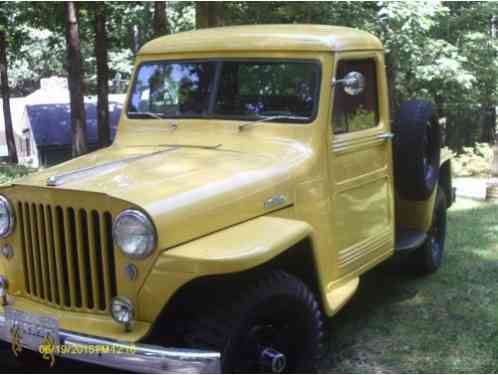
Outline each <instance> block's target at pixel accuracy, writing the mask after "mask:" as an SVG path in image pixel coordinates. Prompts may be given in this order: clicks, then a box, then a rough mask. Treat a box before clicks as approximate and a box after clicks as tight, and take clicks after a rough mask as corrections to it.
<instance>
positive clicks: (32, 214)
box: [27, 204, 44, 299]
mask: <svg viewBox="0 0 498 375" xmlns="http://www.w3.org/2000/svg"><path fill="white" fill-rule="evenodd" d="M27 207H28V215H29V218H30V219H31V220H30V226H29V229H30V232H31V236H30V238H31V244H30V245H31V254H32V256H33V264H34V269H35V274H34V280H35V291H36V296H37V297H40V298H41V299H43V298H44V294H43V282H42V277H41V267H40V251H39V249H38V245H39V243H40V241H39V240H38V234H37V233H38V232H37V229H36V227H37V225H36V208H35V207H36V206H35V205H34V204H31V205H29V204H28V206H27Z"/></svg>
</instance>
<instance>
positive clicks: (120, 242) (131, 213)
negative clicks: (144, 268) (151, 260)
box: [112, 209, 157, 259]
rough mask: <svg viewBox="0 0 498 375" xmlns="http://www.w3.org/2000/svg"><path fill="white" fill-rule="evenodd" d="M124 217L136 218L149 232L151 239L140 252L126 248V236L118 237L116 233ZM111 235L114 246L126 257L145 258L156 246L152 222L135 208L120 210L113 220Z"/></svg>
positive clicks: (155, 233)
mask: <svg viewBox="0 0 498 375" xmlns="http://www.w3.org/2000/svg"><path fill="white" fill-rule="evenodd" d="M126 217H131V218H133V219H134V220H137V221H138V222H140V224H142V225H143V226H144V228H146V229H147V231H149V232H150V234H151V236H152V239H151V241H149V243H148V245H147V248H146V249H145V250H143V251H141V252H140V253H136V252H135V253H134V252H130V251H127V250H126V244H125V242H126V238H122V237H121V238H120V236H119V233H118V227H119V225H120V222H121V220H123V219H124V218H126ZM112 235H113V239H114V243H115V244H116V246H117V247H118V248H119V250H120V251H121V252H122V253H123V254H124V255H125V256H127V257H129V258H132V259H145V258H147V257H148V256H149V255H151V254H152V253H153V252H154V250H155V249H156V246H157V231H156V227H155V225H154V223H153V222H152V220H151V219H150V218H149V216H147V215H146V214H145V213H143V212H142V211H139V210H136V209H126V210H124V211H122V212H121V213H120V214H119V215H118V216H117V217H116V219H115V220H114V224H113V227H112Z"/></svg>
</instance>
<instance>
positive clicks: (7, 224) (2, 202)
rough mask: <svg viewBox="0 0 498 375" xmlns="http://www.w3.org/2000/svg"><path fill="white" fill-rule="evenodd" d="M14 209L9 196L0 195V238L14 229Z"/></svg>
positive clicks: (6, 235)
mask: <svg viewBox="0 0 498 375" xmlns="http://www.w3.org/2000/svg"><path fill="white" fill-rule="evenodd" d="M14 224H15V216H14V210H13V209H12V206H11V204H10V202H9V200H8V199H7V198H5V197H4V196H3V195H0V238H6V237H8V236H9V235H10V234H11V233H12V232H13V230H14Z"/></svg>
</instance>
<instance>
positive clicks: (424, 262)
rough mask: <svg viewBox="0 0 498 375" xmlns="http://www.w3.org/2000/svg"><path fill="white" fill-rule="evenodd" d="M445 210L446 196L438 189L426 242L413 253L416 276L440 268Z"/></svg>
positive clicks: (444, 236)
mask: <svg viewBox="0 0 498 375" xmlns="http://www.w3.org/2000/svg"><path fill="white" fill-rule="evenodd" d="M446 210H447V202H446V196H445V195H444V192H443V191H442V189H441V188H439V189H438V192H437V197H436V203H435V205H434V214H433V216H432V225H431V229H430V232H429V233H428V237H427V240H426V241H425V243H424V244H423V245H422V246H421V247H420V248H419V249H417V250H416V251H415V253H413V260H412V261H413V263H412V266H413V267H414V271H415V272H416V273H418V274H422V275H429V274H431V273H434V272H436V271H437V270H438V269H439V267H441V263H442V261H443V255H444V243H445V239H446Z"/></svg>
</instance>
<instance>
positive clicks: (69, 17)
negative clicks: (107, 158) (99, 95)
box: [64, 1, 87, 157]
mask: <svg viewBox="0 0 498 375" xmlns="http://www.w3.org/2000/svg"><path fill="white" fill-rule="evenodd" d="M64 10H65V18H66V42H67V73H68V84H69V94H70V100H71V128H72V138H73V139H72V154H73V157H75V156H79V155H82V154H84V153H86V152H87V142H86V116H85V102H84V98H83V69H82V64H81V51H80V35H79V30H78V17H77V11H76V5H75V3H74V2H73V1H68V2H65V3H64Z"/></svg>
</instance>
